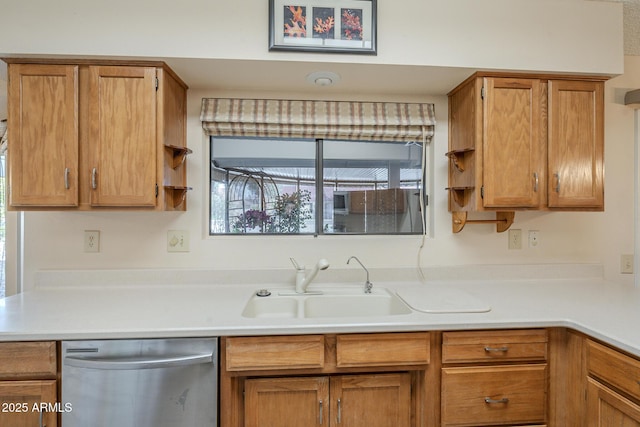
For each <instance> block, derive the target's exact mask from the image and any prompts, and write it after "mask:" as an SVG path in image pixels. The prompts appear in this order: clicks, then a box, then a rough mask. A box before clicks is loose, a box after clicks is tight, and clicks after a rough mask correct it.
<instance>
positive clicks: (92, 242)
mask: <svg viewBox="0 0 640 427" xmlns="http://www.w3.org/2000/svg"><path fill="white" fill-rule="evenodd" d="M84 251H85V252H100V231H99V230H84Z"/></svg>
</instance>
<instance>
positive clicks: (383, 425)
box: [244, 373, 411, 427]
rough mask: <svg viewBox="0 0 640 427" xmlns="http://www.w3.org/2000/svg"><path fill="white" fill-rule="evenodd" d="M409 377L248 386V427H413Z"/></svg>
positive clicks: (258, 381)
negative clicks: (411, 426) (324, 426)
mask: <svg viewBox="0 0 640 427" xmlns="http://www.w3.org/2000/svg"><path fill="white" fill-rule="evenodd" d="M410 403H411V376H410V374H409V373H393V374H362V375H338V376H322V377H302V378H296V377H292V378H255V379H247V380H246V381H245V413H244V417H245V426H246V427H270V426H277V427H305V426H309V427H315V426H323V425H326V426H345V427H359V426H362V427H389V426H393V427H409V426H410V425H411V404H410Z"/></svg>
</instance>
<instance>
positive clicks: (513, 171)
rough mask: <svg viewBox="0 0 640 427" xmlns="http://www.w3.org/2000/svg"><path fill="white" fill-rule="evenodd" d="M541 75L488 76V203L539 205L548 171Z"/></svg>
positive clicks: (485, 145)
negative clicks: (544, 149)
mask: <svg viewBox="0 0 640 427" xmlns="http://www.w3.org/2000/svg"><path fill="white" fill-rule="evenodd" d="M540 86H541V84H540V80H538V79H522V78H490V77H486V78H485V79H484V97H483V101H484V113H485V114H484V126H483V137H482V141H483V158H484V164H483V169H482V170H483V177H482V179H483V185H484V195H483V196H484V198H483V204H484V206H485V207H488V208H502V207H529V208H533V207H537V206H539V205H540V201H541V194H542V192H543V190H544V189H543V188H542V187H541V186H540V179H541V178H542V177H543V173H544V163H543V160H544V159H543V158H542V155H543V154H544V151H543V150H542V147H543V144H544V140H543V139H541V135H540V134H541V131H542V129H541V125H540V122H541V120H542V117H541V114H540V104H541V99H542V91H541V88H540Z"/></svg>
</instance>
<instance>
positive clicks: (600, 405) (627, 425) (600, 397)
mask: <svg viewBox="0 0 640 427" xmlns="http://www.w3.org/2000/svg"><path fill="white" fill-rule="evenodd" d="M588 382H589V384H588V390H587V394H588V401H587V420H588V422H589V424H588V427H640V406H639V405H638V404H636V403H634V402H632V401H631V400H629V399H627V398H625V397H623V396H622V395H620V394H618V393H616V392H615V391H613V390H611V389H610V388H608V387H606V386H604V385H603V384H601V383H600V382H598V381H596V380H594V379H592V378H589V380H588Z"/></svg>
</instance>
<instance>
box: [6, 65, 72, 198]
mask: <svg viewBox="0 0 640 427" xmlns="http://www.w3.org/2000/svg"><path fill="white" fill-rule="evenodd" d="M9 99H10V102H9V135H10V138H11V143H10V144H9V146H8V150H7V156H8V159H9V161H8V165H9V186H8V190H9V191H8V196H9V204H10V205H11V206H19V207H22V206H50V207H56V206H61V207H73V206H78V173H79V171H78V143H79V141H78V126H79V124H78V123H79V122H78V67H77V66H73V65H56V66H52V65H39V64H16V65H12V66H10V67H9Z"/></svg>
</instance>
